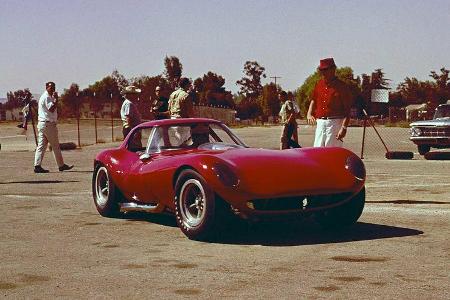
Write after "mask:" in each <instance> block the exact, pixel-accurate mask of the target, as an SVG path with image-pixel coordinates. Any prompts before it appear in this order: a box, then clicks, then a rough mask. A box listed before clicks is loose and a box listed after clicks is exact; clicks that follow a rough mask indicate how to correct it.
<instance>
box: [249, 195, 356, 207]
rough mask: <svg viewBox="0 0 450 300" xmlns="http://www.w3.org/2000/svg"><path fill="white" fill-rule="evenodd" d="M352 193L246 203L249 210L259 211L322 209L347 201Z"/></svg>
mask: <svg viewBox="0 0 450 300" xmlns="http://www.w3.org/2000/svg"><path fill="white" fill-rule="evenodd" d="M351 195H352V193H339V194H329V195H319V196H295V197H280V198H269V199H254V200H251V201H249V202H248V203H247V206H248V207H249V208H252V209H254V210H259V211H289V210H307V209H313V208H322V207H327V206H330V205H334V204H337V203H339V202H342V201H345V200H346V199H348V198H349V197H350V196H351Z"/></svg>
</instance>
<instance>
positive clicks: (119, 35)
mask: <svg viewBox="0 0 450 300" xmlns="http://www.w3.org/2000/svg"><path fill="white" fill-rule="evenodd" d="M0 42H1V44H0V97H6V92H7V91H15V90H17V89H23V88H30V90H31V92H32V93H41V92H42V91H43V89H44V83H45V82H46V81H48V80H53V81H55V82H56V84H57V90H59V91H60V92H61V91H62V90H63V89H64V88H68V87H69V85H70V84H71V83H72V82H75V83H78V84H79V85H80V87H81V88H85V87H87V86H88V85H89V84H92V83H94V82H95V81H97V80H100V79H101V78H103V77H104V76H106V75H109V74H111V72H112V71H113V70H114V69H118V70H119V72H121V73H122V74H124V75H125V76H126V77H127V78H130V77H133V76H138V75H142V74H144V75H150V76H153V75H158V74H160V73H161V72H162V71H163V69H164V64H163V59H164V57H165V56H166V55H169V56H171V55H174V56H177V57H178V58H180V60H181V62H182V64H183V73H184V75H185V76H187V77H190V78H192V79H195V78H197V77H199V76H202V75H203V74H204V73H206V72H208V71H210V70H211V71H213V72H216V73H218V74H219V75H222V76H223V77H224V78H225V79H226V84H225V86H226V88H227V89H229V90H231V91H233V92H236V91H237V90H238V87H237V86H236V84H235V82H236V80H238V79H240V78H241V77H242V75H243V73H242V70H243V65H244V63H245V61H247V60H256V61H258V62H259V64H260V65H262V66H264V67H265V68H266V74H267V75H268V76H274V75H276V76H281V77H282V78H281V79H279V80H278V83H280V85H281V86H282V87H283V88H284V89H287V90H293V89H296V88H298V87H299V86H300V85H301V84H302V83H303V82H304V80H305V79H306V77H307V76H309V75H310V74H311V73H313V72H314V70H315V68H316V67H317V65H318V63H319V60H320V59H321V58H324V57H334V58H335V61H336V63H337V65H338V66H349V67H351V68H352V69H353V70H354V72H355V74H356V75H360V74H361V73H370V72H372V71H373V70H374V69H376V68H382V69H383V70H384V72H385V73H386V77H387V78H390V79H392V80H393V81H392V84H391V87H393V88H395V87H396V86H397V84H398V83H399V82H401V81H403V79H404V78H405V77H406V76H408V77H417V78H418V79H419V80H427V79H429V77H428V75H429V73H430V71H431V70H436V71H438V70H439V69H440V68H441V67H446V68H447V69H448V68H449V67H450V1H449V0H427V1H425V0H421V1H406V0H398V1H337V0H336V1H320V0H319V1H311V0H306V1H302V0H298V1H265V0H260V1H234V0H226V1H224V0H222V1H215V0H210V1H178V0H176V1H157V0H153V1H152V0H149V1H115V0H106V1H103V0H95V1H79V0H61V1H56V0H55V1H48V0H39V1H38V0H27V1H22V0H0ZM269 80H270V79H269V78H267V79H266V80H265V81H264V83H266V82H269Z"/></svg>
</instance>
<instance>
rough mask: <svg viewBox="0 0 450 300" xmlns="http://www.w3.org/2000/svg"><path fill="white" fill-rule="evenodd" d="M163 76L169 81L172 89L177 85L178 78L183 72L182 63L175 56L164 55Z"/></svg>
mask: <svg viewBox="0 0 450 300" xmlns="http://www.w3.org/2000/svg"><path fill="white" fill-rule="evenodd" d="M164 66H165V70H164V73H163V74H164V77H165V78H166V80H167V81H168V82H169V85H170V87H171V89H172V91H173V90H175V89H176V87H177V86H178V80H179V79H180V78H181V75H182V72H183V65H182V64H181V62H180V60H179V59H178V57H176V56H166V58H164Z"/></svg>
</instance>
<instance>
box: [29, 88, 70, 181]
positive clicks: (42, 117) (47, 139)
mask: <svg viewBox="0 0 450 300" xmlns="http://www.w3.org/2000/svg"><path fill="white" fill-rule="evenodd" d="M45 89H46V91H45V92H44V93H43V94H42V96H41V97H40V98H39V102H38V124H37V128H38V145H37V147H36V153H35V155H34V173H48V172H49V171H48V170H46V169H44V168H42V166H41V163H42V160H43V159H44V154H45V151H46V150H47V145H48V144H49V143H50V146H52V149H53V155H54V157H55V160H56V163H57V164H58V168H59V171H60V172H62V171H67V170H70V169H72V168H73V165H71V166H68V165H66V164H65V163H64V159H63V157H62V154H61V149H60V148H59V139H58V128H57V127H56V122H57V121H58V112H57V110H56V103H57V101H58V94H57V93H56V92H55V83H54V82H47V83H46V84H45Z"/></svg>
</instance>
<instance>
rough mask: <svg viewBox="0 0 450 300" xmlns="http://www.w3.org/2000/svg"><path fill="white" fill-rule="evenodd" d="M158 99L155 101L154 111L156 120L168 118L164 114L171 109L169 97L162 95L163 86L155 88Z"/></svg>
mask: <svg viewBox="0 0 450 300" xmlns="http://www.w3.org/2000/svg"><path fill="white" fill-rule="evenodd" d="M155 95H156V100H155V102H154V103H153V106H152V111H153V112H154V114H155V119H156V120H162V119H167V118H168V117H167V115H165V114H164V112H166V111H167V110H168V109H169V99H167V98H166V97H164V96H163V95H161V87H160V86H157V87H156V88H155Z"/></svg>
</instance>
